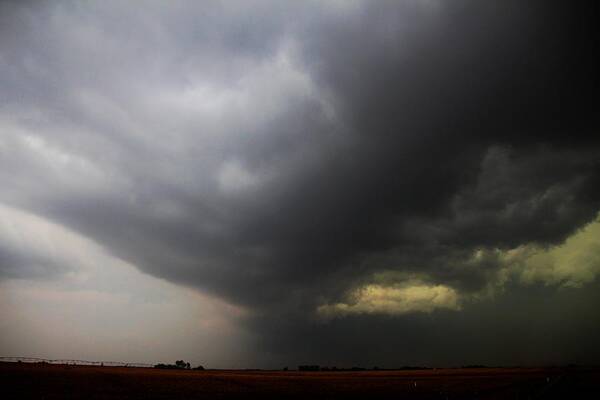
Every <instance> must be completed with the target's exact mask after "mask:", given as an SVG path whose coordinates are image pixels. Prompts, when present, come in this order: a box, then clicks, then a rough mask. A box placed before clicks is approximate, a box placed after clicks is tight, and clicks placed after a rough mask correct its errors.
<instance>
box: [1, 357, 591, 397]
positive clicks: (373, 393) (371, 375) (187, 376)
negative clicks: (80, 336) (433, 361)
mask: <svg viewBox="0 0 600 400" xmlns="http://www.w3.org/2000/svg"><path fill="white" fill-rule="evenodd" d="M0 387H1V390H2V392H3V393H5V394H8V396H7V397H4V398H10V399H13V398H14V399H17V398H18V399H84V398H85V399H212V398H311V399H348V398H370V399H371V398H385V399H391V398H394V399H404V398H406V399H554V398H556V399H559V398H571V399H577V398H595V394H597V393H598V392H599V390H600V368H583V367H573V368H466V369H461V368H455V369H454V368H452V369H428V370H410V371H387V370H385V371H358V372H349V371H347V372H346V371H344V372H340V371H337V372H296V371H245V370H206V371H189V370H158V369H152V368H131V367H130V368H127V367H97V366H76V365H53V364H34V363H0Z"/></svg>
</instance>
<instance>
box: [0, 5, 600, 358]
mask: <svg viewBox="0 0 600 400" xmlns="http://www.w3.org/2000/svg"><path fill="white" fill-rule="evenodd" d="M597 11H598V10H597V6H592V5H588V4H585V5H584V3H577V5H568V4H566V3H564V4H557V5H555V4H550V3H549V2H541V1H540V2H527V3H523V2H518V1H503V2H493V3H492V2H477V1H456V2H451V3H450V2H441V1H429V0H427V1H394V2H392V1H390V2H386V1H373V2H361V1H348V2H342V1H331V2H316V1H315V2H313V1H307V2H269V1H252V2H202V3H192V2H189V3H188V2H172V3H169V4H166V3H162V2H145V3H136V2H110V1H109V2H88V3H83V4H82V3H74V2H66V1H65V2H60V1H59V2H53V3H37V2H22V3H21V2H19V3H17V2H3V3H2V4H1V5H0V104H1V105H0V185H1V187H2V190H1V191H0V207H1V208H0V218H2V219H3V220H4V221H12V222H11V224H14V228H11V227H9V225H7V224H5V225H3V226H2V227H1V228H2V229H0V280H14V279H21V280H27V279H58V280H60V279H62V278H61V276H65V275H68V271H69V270H72V269H73V268H76V267H75V266H74V264H80V263H82V262H83V261H82V260H83V258H85V256H81V255H78V256H77V257H83V258H77V257H73V256H72V252H71V251H70V250H67V248H69V247H73V246H77V245H76V244H71V243H73V242H69V241H68V240H65V241H64V246H65V249H60V248H53V249H51V250H48V249H47V248H45V247H44V246H43V245H42V246H41V247H40V246H39V244H38V243H35V239H33V240H29V241H28V240H27V239H26V238H24V237H22V236H20V237H18V238H17V236H16V235H17V234H15V233H14V232H15V231H17V232H19V231H20V232H29V231H30V230H31V229H34V228H31V229H30V228H27V229H30V230H29V231H28V230H27V229H26V228H24V227H27V226H28V225H27V222H26V221H25V219H27V218H29V219H27V221H30V220H31V218H33V219H34V220H35V221H38V222H36V223H35V224H37V225H36V226H37V227H38V228H35V229H34V230H37V231H39V229H40V228H39V226H52V227H54V228H52V229H51V230H52V232H54V231H57V230H58V231H60V232H66V233H65V235H67V236H68V237H77V238H78V239H76V240H85V241H86V243H87V242H88V241H89V242H91V243H93V246H97V247H98V248H101V251H102V252H106V253H107V254H109V255H110V257H114V258H115V259H118V260H123V262H125V263H127V264H128V265H133V266H135V267H136V268H137V269H138V270H139V271H141V272H143V273H144V274H149V275H152V276H154V277H158V278H161V279H165V280H167V281H170V282H172V283H175V284H176V285H180V286H185V287H188V288H192V289H193V290H197V291H199V292H201V293H204V294H205V295H207V296H211V297H216V298H219V299H221V300H222V301H225V302H227V303H230V304H232V305H234V307H236V309H238V308H239V309H243V310H245V311H244V312H243V313H242V314H240V315H237V316H236V318H238V319H239V320H240V321H238V322H239V324H240V327H239V329H244V330H245V331H246V330H247V332H248V335H250V336H252V337H253V339H247V338H246V339H244V340H247V342H248V345H249V346H250V345H252V346H256V349H257V350H256V354H254V355H253V356H252V357H254V358H253V359H252V360H254V362H255V363H256V364H260V365H275V366H277V365H276V363H284V362H294V361H298V362H309V363H310V362H313V361H311V360H314V361H316V362H322V363H325V362H331V363H338V362H339V363H353V362H356V363H361V362H365V363H369V362H374V363H381V364H387V365H392V364H394V363H397V364H407V363H411V362H414V363H424V362H432V363H462V362H463V361H464V362H465V363H468V362H472V363H478V362H492V363H494V362H506V363H520V362H524V363H541V362H571V361H574V360H575V361H577V360H579V358H578V357H580V356H581V354H582V352H581V347H577V346H576V345H574V344H572V341H575V342H577V341H578V340H579V339H582V340H581V341H580V343H582V344H581V346H584V345H585V344H588V345H591V344H590V342H589V338H590V337H591V333H590V332H591V331H593V330H596V331H597V329H598V328H599V327H600V321H599V320H598V318H591V320H590V319H586V318H589V317H590V315H591V314H590V312H589V310H590V308H591V307H592V305H594V304H596V305H597V304H598V303H597V300H598V299H597V296H596V295H595V294H594V290H593V288H595V287H596V286H597V282H596V275H597V274H598V272H600V268H599V267H598V265H600V261H598V260H599V256H598V254H600V253H599V251H600V250H599V249H600V246H598V243H597V234H596V232H597V231H598V228H597V226H598V224H599V222H598V219H597V218H598V212H599V211H600V136H599V135H598V128H599V122H600V121H599V119H598V115H599V114H598V99H597V96H598V95H597V93H598V89H599V88H598V73H597V71H598V70H600V68H599V65H598V63H597V61H596V60H595V57H594V56H595V54H597V53H598V50H599V48H598V46H599V41H598V37H597V35H596V33H595V31H594V29H593V27H594V24H595V21H596V18H597V17H598V13H597ZM9 214H10V215H9ZM14 221H16V222H14ZM24 221H25V222H24ZM39 221H41V222H39ZM45 224H46V225H45ZM47 224H50V225H47ZM11 226H13V225H11ZM11 232H12V233H11ZM69 235H70V236H69ZM74 240H75V239H74ZM90 246H92V245H90ZM94 248H96V247H94ZM95 251H96V250H95ZM97 251H100V250H97ZM565 254H575V255H573V256H569V257H567V256H565ZM561 266H562V267H561ZM542 298H547V299H548V302H547V303H543V302H541V300H540V299H542ZM542 303H543V304H542ZM517 304H518V307H523V309H525V310H529V311H530V312H532V313H535V314H536V315H539V316H540V321H539V324H538V325H536V326H528V325H526V324H525V322H524V318H523V317H522V316H520V315H519V314H518V313H517V314H515V313H513V312H512V311H511V310H512V309H513V307H516V305H517ZM573 310H580V311H579V312H573ZM567 311H568V312H570V316H569V321H570V322H563V321H560V320H556V319H553V317H552V315H554V313H556V312H558V313H561V312H567ZM486 313H492V314H494V315H495V316H496V317H495V318H494V319H493V320H491V319H490V317H485V316H482V315H486ZM324 314H327V316H326V318H324V317H323V316H324ZM584 320H585V322H582V321H584ZM573 321H575V322H573ZM565 323H572V324H583V325H582V327H581V329H579V330H577V331H576V332H568V333H565V332H564V325H563V324H565ZM242 326H243V327H242ZM477 329H481V332H482V333H481V336H480V337H479V338H478V340H477V341H475V342H474V349H467V347H468V343H469V341H468V340H467V339H466V336H467V332H470V331H473V330H477ZM548 329H550V330H552V331H554V332H557V333H556V335H557V343H559V344H560V345H561V346H559V350H557V351H556V352H554V353H552V355H550V356H546V355H544V349H546V348H545V347H543V346H550V345H551V342H543V341H542V343H541V344H539V346H540V347H538V348H531V347H529V348H528V344H529V343H531V341H532V340H534V339H532V338H534V337H535V336H536V335H537V334H541V333H542V332H544V331H545V330H548ZM440 331H443V332H447V333H448V337H446V338H440V337H439V333H438V332H440ZM509 331H510V332H514V333H512V334H510V335H508V336H505V337H509V339H507V344H506V346H505V347H507V348H508V347H510V346H512V349H513V350H511V351H510V352H502V351H496V350H494V351H492V350H486V349H489V348H491V347H494V346H497V345H498V339H496V336H495V335H496V334H498V333H501V332H509ZM399 332H401V334H400V333H399ZM561 332H562V333H561ZM245 337H246V336H245ZM334 338H339V339H334ZM399 338H402V343H405V344H406V343H417V342H418V341H419V338H421V339H422V343H423V344H422V345H421V346H406V347H404V346H402V348H400V347H396V345H395V343H396V344H397V343H398V341H399V340H400V339H399ZM453 340H454V341H456V342H457V343H459V345H458V346H454V347H453V348H452V349H449V348H445V347H444V346H445V344H448V343H449V342H452V341H453ZM567 342H568V343H571V344H569V345H566V343H567ZM332 343H335V345H332ZM373 343H381V345H379V344H377V345H374V344H373ZM563 345H564V346H563ZM370 346H373V347H370ZM427 346H429V347H427ZM595 346H596V347H595V348H594V349H593V351H590V352H588V353H587V355H585V357H588V358H585V357H584V359H583V361H590V360H591V361H594V360H595V361H597V360H598V359H597V358H595V359H594V358H593V357H597V356H598V355H600V348H598V346H597V345H595ZM423 347H427V349H424V348H423ZM325 348H327V351H325V350H324V349H325ZM390 348H396V349H397V350H395V351H394V350H390ZM407 349H410V350H407ZM444 349H445V350H444ZM461 351H462V353H461ZM520 351H521V352H523V353H519V352H520ZM461 354H462V356H461ZM519 354H521V355H519ZM507 355H510V356H514V357H513V358H512V359H511V358H510V357H509V356H507ZM517 355H519V356H518V357H517ZM461 357H463V358H461ZM244 362H248V363H250V362H252V361H244Z"/></svg>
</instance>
